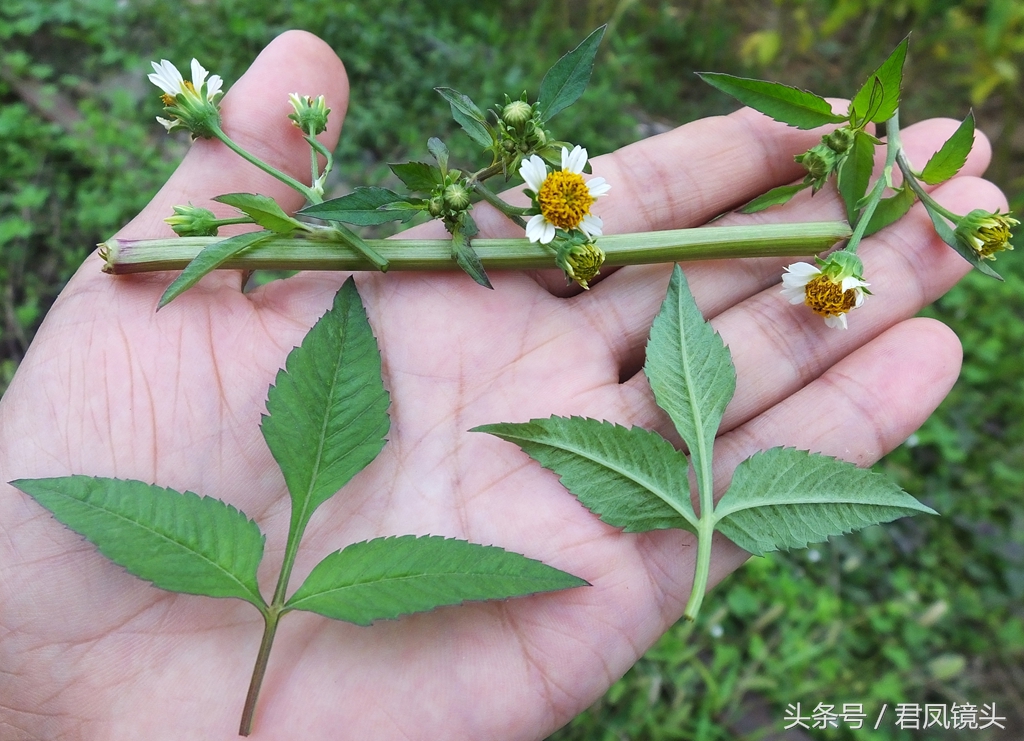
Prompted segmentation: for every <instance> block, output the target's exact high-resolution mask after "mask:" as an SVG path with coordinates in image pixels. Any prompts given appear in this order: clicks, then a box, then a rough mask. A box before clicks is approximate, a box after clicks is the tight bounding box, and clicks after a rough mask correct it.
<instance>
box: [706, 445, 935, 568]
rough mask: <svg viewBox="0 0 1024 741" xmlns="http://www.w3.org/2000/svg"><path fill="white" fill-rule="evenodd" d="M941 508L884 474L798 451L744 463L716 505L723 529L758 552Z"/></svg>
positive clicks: (800, 545)
mask: <svg viewBox="0 0 1024 741" xmlns="http://www.w3.org/2000/svg"><path fill="white" fill-rule="evenodd" d="M920 512H926V513H928V514H937V513H936V512H935V510H933V509H931V508H930V507H926V506H925V505H923V504H921V503H920V502H918V501H917V500H916V499H914V498H913V497H912V496H910V495H909V494H907V493H906V492H905V491H903V490H902V489H900V488H899V487H898V486H897V485H896V484H894V483H893V482H892V481H890V480H888V479H887V478H886V477H885V476H882V475H881V474H877V473H874V472H872V471H870V470H866V469H863V468H857V467H856V466H855V465H853V464H852V463H847V462H845V461H840V460H837V459H835V458H830V457H829V456H825V455H818V454H814V453H808V452H806V451H802V450H794V449H792V448H772V449H771V450H767V451H765V452H762V453H756V454H755V455H753V456H752V457H750V458H748V459H747V460H745V461H743V463H741V464H740V465H739V466H738V467H737V468H736V472H735V473H734V474H733V479H732V485H731V486H730V487H729V490H728V491H727V492H726V493H725V496H723V497H722V499H721V501H719V503H718V506H717V507H716V508H715V517H716V519H717V520H718V523H717V529H718V531H719V532H721V533H722V534H723V535H725V536H726V537H727V538H729V540H731V541H733V542H734V543H736V545H738V546H740V547H741V548H743V549H744V550H747V551H749V552H751V553H753V554H754V555H757V556H761V555H764V554H765V553H767V552H768V551H774V550H779V549H783V550H785V549H789V548H803V547H804V546H806V545H807V544H808V543H819V542H821V541H823V540H827V539H828V538H829V537H830V536H833V535H842V534H843V533H848V532H850V531H851V530H859V529H860V528H863V527H867V526H869V525H877V524H879V523H882V522H891V521H892V520H895V519H897V518H899V517H905V516H907V515H913V514H918V513H920Z"/></svg>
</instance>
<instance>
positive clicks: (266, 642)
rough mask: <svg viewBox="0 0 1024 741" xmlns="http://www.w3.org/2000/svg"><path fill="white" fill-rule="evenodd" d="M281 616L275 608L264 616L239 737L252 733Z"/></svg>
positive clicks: (239, 728)
mask: <svg viewBox="0 0 1024 741" xmlns="http://www.w3.org/2000/svg"><path fill="white" fill-rule="evenodd" d="M281 615H282V612H281V610H280V609H279V608H277V607H274V606H271V607H270V609H268V610H267V612H266V613H264V615H263V620H264V624H263V640H261V641H260V650H259V653H257V654H256V665H255V666H254V667H253V669H252V679H251V680H249V691H248V693H246V695H245V707H244V708H243V709H242V721H241V723H240V724H239V726H238V735H239V736H248V735H249V733H250V732H251V731H252V720H253V716H254V715H255V714H256V701H257V700H258V699H259V696H260V687H261V686H262V685H263V676H264V675H265V674H266V673H267V662H268V661H269V660H270V649H271V647H272V646H273V645H274V635H275V634H276V633H277V623H278V621H279V620H280V619H281Z"/></svg>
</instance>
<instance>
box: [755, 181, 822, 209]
mask: <svg viewBox="0 0 1024 741" xmlns="http://www.w3.org/2000/svg"><path fill="white" fill-rule="evenodd" d="M809 186H810V183H797V184H796V185H780V186H779V187H778V188H772V189H771V190H770V191H768V192H767V193H765V194H764V195H760V196H758V197H757V198H755V199H754V200H752V201H750V202H749V203H747V204H746V205H745V206H744V207H743V208H741V209H740V213H743V214H754V213H757V212H758V211H764V210H765V209H766V208H771V207H772V206H781V205H782V204H784V203H789V200H790V199H791V198H792V197H793V196H795V195H796V194H797V193H799V192H800V191H802V190H804V189H805V188H807V187H809Z"/></svg>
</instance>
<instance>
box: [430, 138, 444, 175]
mask: <svg viewBox="0 0 1024 741" xmlns="http://www.w3.org/2000/svg"><path fill="white" fill-rule="evenodd" d="M427 151H428V152H430V154H431V155H432V156H433V157H434V159H435V160H437V166H438V167H440V168H441V174H442V175H443V174H445V173H447V172H448V147H447V146H446V145H445V143H444V142H443V141H441V140H440V139H438V138H437V137H436V136H432V137H430V138H429V139H427Z"/></svg>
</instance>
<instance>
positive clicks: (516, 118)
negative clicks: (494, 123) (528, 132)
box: [501, 100, 533, 128]
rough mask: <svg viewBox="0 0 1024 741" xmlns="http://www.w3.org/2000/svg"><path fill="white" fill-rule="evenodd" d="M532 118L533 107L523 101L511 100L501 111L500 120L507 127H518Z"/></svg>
mask: <svg viewBox="0 0 1024 741" xmlns="http://www.w3.org/2000/svg"><path fill="white" fill-rule="evenodd" d="M532 117H533V106H531V105H530V104H529V103H527V102H526V101H525V100H513V101H512V102H510V103H507V104H506V105H505V107H504V108H502V109H501V120H502V121H504V122H505V123H506V124H508V125H509V126H513V127H516V128H518V127H520V126H522V125H523V124H525V123H526V122H527V121H529V120H530V118H532Z"/></svg>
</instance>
